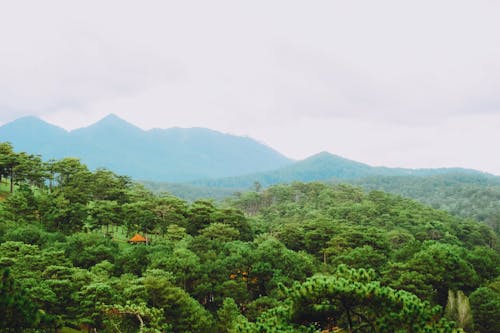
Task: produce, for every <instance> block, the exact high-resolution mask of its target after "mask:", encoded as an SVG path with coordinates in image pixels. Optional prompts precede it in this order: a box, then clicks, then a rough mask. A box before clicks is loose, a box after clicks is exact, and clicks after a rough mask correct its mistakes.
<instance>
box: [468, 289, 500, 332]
mask: <svg viewBox="0 0 500 333" xmlns="http://www.w3.org/2000/svg"><path fill="white" fill-rule="evenodd" d="M469 299H470V305H471V308H472V315H473V319H474V328H475V329H476V330H479V332H481V333H487V332H488V333H489V332H500V292H499V291H498V290H494V289H492V288H489V287H481V288H478V289H476V290H475V291H474V292H473V293H472V294H471V295H470V298H469Z"/></svg>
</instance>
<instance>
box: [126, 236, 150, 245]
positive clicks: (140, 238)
mask: <svg viewBox="0 0 500 333" xmlns="http://www.w3.org/2000/svg"><path fill="white" fill-rule="evenodd" d="M128 241H129V242H133V243H141V242H146V238H144V237H143V236H141V235H139V234H135V236H134V237H132V238H130V239H129V240H128Z"/></svg>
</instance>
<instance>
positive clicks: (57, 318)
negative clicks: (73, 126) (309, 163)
mask: <svg viewBox="0 0 500 333" xmlns="http://www.w3.org/2000/svg"><path fill="white" fill-rule="evenodd" d="M5 147H7V146H4V147H3V148H5ZM7 148H8V147H7ZM6 151H7V150H6ZM7 153H8V154H13V156H14V155H16V154H17V153H14V152H13V151H12V152H7ZM16 156H21V157H20V158H19V159H17V161H20V162H19V163H20V164H17V165H16V166H15V167H16V168H17V170H19V171H18V173H17V175H18V178H15V177H16V173H14V174H13V176H14V178H13V179H14V182H15V183H16V184H17V185H16V186H15V187H14V188H13V189H14V190H15V191H14V193H13V194H11V195H10V196H9V197H8V199H6V200H4V201H2V202H0V269H5V268H7V269H8V270H9V271H10V276H9V277H8V278H6V281H11V280H12V279H15V280H16V281H17V282H16V283H11V282H8V283H6V284H4V285H10V286H14V287H9V288H7V289H9V293H10V294H13V295H18V296H15V297H14V296H12V297H13V298H12V299H18V300H19V304H28V302H30V304H33V308H32V309H37V308H38V309H40V312H36V313H37V314H36V318H35V317H30V316H31V315H30V313H31V312H30V311H31V310H30V308H29V307H27V308H26V309H25V310H26V311H28V312H27V314H26V315H25V317H26V318H32V319H33V318H34V319H33V320H31V319H30V320H31V321H33V323H34V325H35V326H36V328H35V329H38V330H41V331H55V330H58V329H61V328H63V327H66V329H67V328H68V327H72V328H82V329H85V330H90V331H92V330H94V329H95V330H98V331H110V332H119V331H121V332H138V331H139V332H140V331H142V332H164V331H168V332H317V331H318V330H320V329H325V330H326V329H328V330H333V329H334V328H339V327H340V328H339V330H341V329H344V330H349V329H351V330H352V331H353V332H451V331H450V330H451V327H452V325H451V324H450V323H449V322H448V321H447V320H446V319H443V315H445V316H446V317H447V318H449V319H450V318H451V319H452V320H454V321H456V323H457V324H456V326H457V327H462V328H464V329H465V330H467V331H471V329H470V326H471V324H470V317H469V316H468V315H469V314H470V313H472V315H473V319H474V324H475V329H476V330H479V331H481V332H483V331H484V332H491V331H492V330H493V329H496V326H495V324H496V321H495V320H494V319H493V318H496V317H497V316H496V314H497V313H496V311H497V309H498V304H497V303H498V302H496V298H497V296H498V292H499V291H500V287H499V286H498V285H499V283H498V274H499V267H500V256H499V252H498V249H497V248H496V247H495V246H494V244H495V243H496V236H495V234H494V233H493V232H492V230H491V229H490V228H489V227H487V226H485V225H484V224H479V223H477V222H475V221H472V220H464V219H460V218H456V217H453V216H452V215H450V214H447V213H445V212H443V211H436V210H434V209H432V208H430V207H428V206H424V205H422V204H419V203H417V202H415V201H412V200H409V199H404V198H401V197H397V196H394V195H390V194H387V193H383V192H380V191H372V192H369V193H365V192H363V191H362V190H361V189H360V188H356V187H352V186H349V185H331V186H330V185H324V184H320V183H309V184H304V183H293V184H291V185H279V186H274V187H271V188H269V189H266V190H262V189H259V190H260V191H259V192H258V193H257V192H253V193H244V194H241V196H239V197H238V198H235V199H234V200H233V201H232V202H231V201H228V202H225V203H224V204H220V203H219V204H218V203H215V202H213V201H210V200H198V201H195V202H193V203H187V202H185V201H183V200H181V199H178V198H175V197H172V196H170V195H165V194H162V195H160V196H155V195H153V194H151V193H150V192H148V191H147V190H145V189H144V187H142V186H140V185H137V184H134V183H131V182H130V180H129V179H128V178H127V177H121V176H117V175H115V174H113V173H112V172H110V171H107V170H97V171H95V172H91V171H89V170H88V169H87V167H86V166H85V165H83V164H81V163H80V162H79V161H78V160H75V159H63V160H60V161H50V162H49V163H42V164H41V165H40V164H39V163H37V162H36V161H37V159H36V158H31V157H28V156H27V155H26V156H25V155H22V154H17V155H16ZM27 161H31V162H29V163H28V162H27ZM23 163H25V164H26V165H23ZM5 170H7V171H5ZM28 171H29V172H28ZM4 172H5V174H6V175H5V176H3V177H4V178H3V179H4V180H5V177H7V179H9V178H11V176H12V174H11V173H10V169H9V168H8V167H7V169H5V164H4ZM21 175H23V176H22V177H21ZM30 175H31V176H30ZM33 175H42V181H41V182H40V181H37V180H36V179H35V178H36V177H35V178H33V177H34V176H33ZM32 176H33V177H32ZM29 177H32V178H33V179H31V178H29ZM16 179H17V180H16ZM3 183H4V184H5V181H4V182H3ZM9 185H10V184H9ZM7 190H10V189H9V186H7ZM135 233H140V234H142V235H144V236H146V237H147V238H148V242H147V243H146V244H128V243H127V242H126V241H127V239H128V238H130V236H131V235H133V234H135ZM346 265H348V266H349V267H347V266H346ZM4 289H5V288H4ZM459 290H462V291H463V293H462V292H459ZM10 294H9V295H10ZM19 295H20V296H19ZM466 295H470V304H471V311H470V312H469V311H468V310H467V306H466V299H467V298H466ZM9 297H10V296H9ZM16 297H17V298H16ZM9 304H11V303H9ZM12 304H13V303H12ZM446 304H447V305H448V306H447V310H446V311H445V313H443V311H440V310H439V305H440V306H445V305H446ZM23 306H24V305H23ZM9 320H10V319H9ZM30 320H28V321H30ZM25 324H26V325H28V323H25ZM25 324H23V325H25ZM27 327H28V326H26V328H27Z"/></svg>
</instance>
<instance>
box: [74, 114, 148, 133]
mask: <svg viewBox="0 0 500 333" xmlns="http://www.w3.org/2000/svg"><path fill="white" fill-rule="evenodd" d="M88 130H98V131H102V130H104V131H108V130H125V131H141V132H142V130H141V129H140V128H139V127H137V126H135V125H133V124H131V123H129V122H128V121H126V120H124V119H122V118H120V117H118V116H117V115H116V114H114V113H110V114H108V115H107V116H105V117H104V118H102V119H100V120H98V121H97V122H95V123H93V124H92V125H89V126H87V127H83V128H79V129H76V130H74V131H73V132H76V133H78V132H81V131H88Z"/></svg>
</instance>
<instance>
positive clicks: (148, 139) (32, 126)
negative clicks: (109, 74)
mask: <svg viewBox="0 0 500 333" xmlns="http://www.w3.org/2000/svg"><path fill="white" fill-rule="evenodd" d="M0 141H9V142H11V143H12V144H13V145H14V147H15V149H16V150H18V151H26V152H29V153H32V154H41V155H42V156H43V157H44V158H45V159H50V158H63V157H78V158H80V159H81V160H82V162H83V163H85V164H87V165H88V166H89V167H90V168H92V169H95V168H99V167H104V168H108V169H110V170H112V171H114V172H116V173H119V174H124V175H128V176H131V177H132V178H134V179H143V180H155V181H170V182H185V181H190V180H195V179H201V178H217V177H225V176H237V175H242V174H247V173H254V172H259V171H265V170H272V169H276V168H280V167H283V166H285V165H288V164H290V163H292V161H291V160H290V159H288V158H287V157H285V156H284V155H282V154H280V153H279V152H277V151H275V150H273V149H272V148H270V147H268V146H266V145H264V144H261V143H259V142H257V141H255V140H253V139H251V138H248V137H240V136H235V135H230V134H224V133H220V132H217V131H213V130H210V129H206V128H169V129H152V130H149V131H144V130H142V129H140V128H138V127H136V126H134V125H132V124H130V123H128V122H126V121H125V120H123V119H121V118H119V117H117V116H116V115H113V114H111V115H108V116H107V117H105V118H103V119H101V120H100V121H98V122H96V123H95V124H92V125H90V126H88V127H84V128H80V129H76V130H73V131H66V130H64V129H62V128H60V127H57V126H54V125H51V124H49V123H47V122H45V121H43V120H41V119H39V118H36V117H24V118H20V119H17V120H15V121H13V122H11V123H8V124H5V125H3V126H1V127H0Z"/></svg>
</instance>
